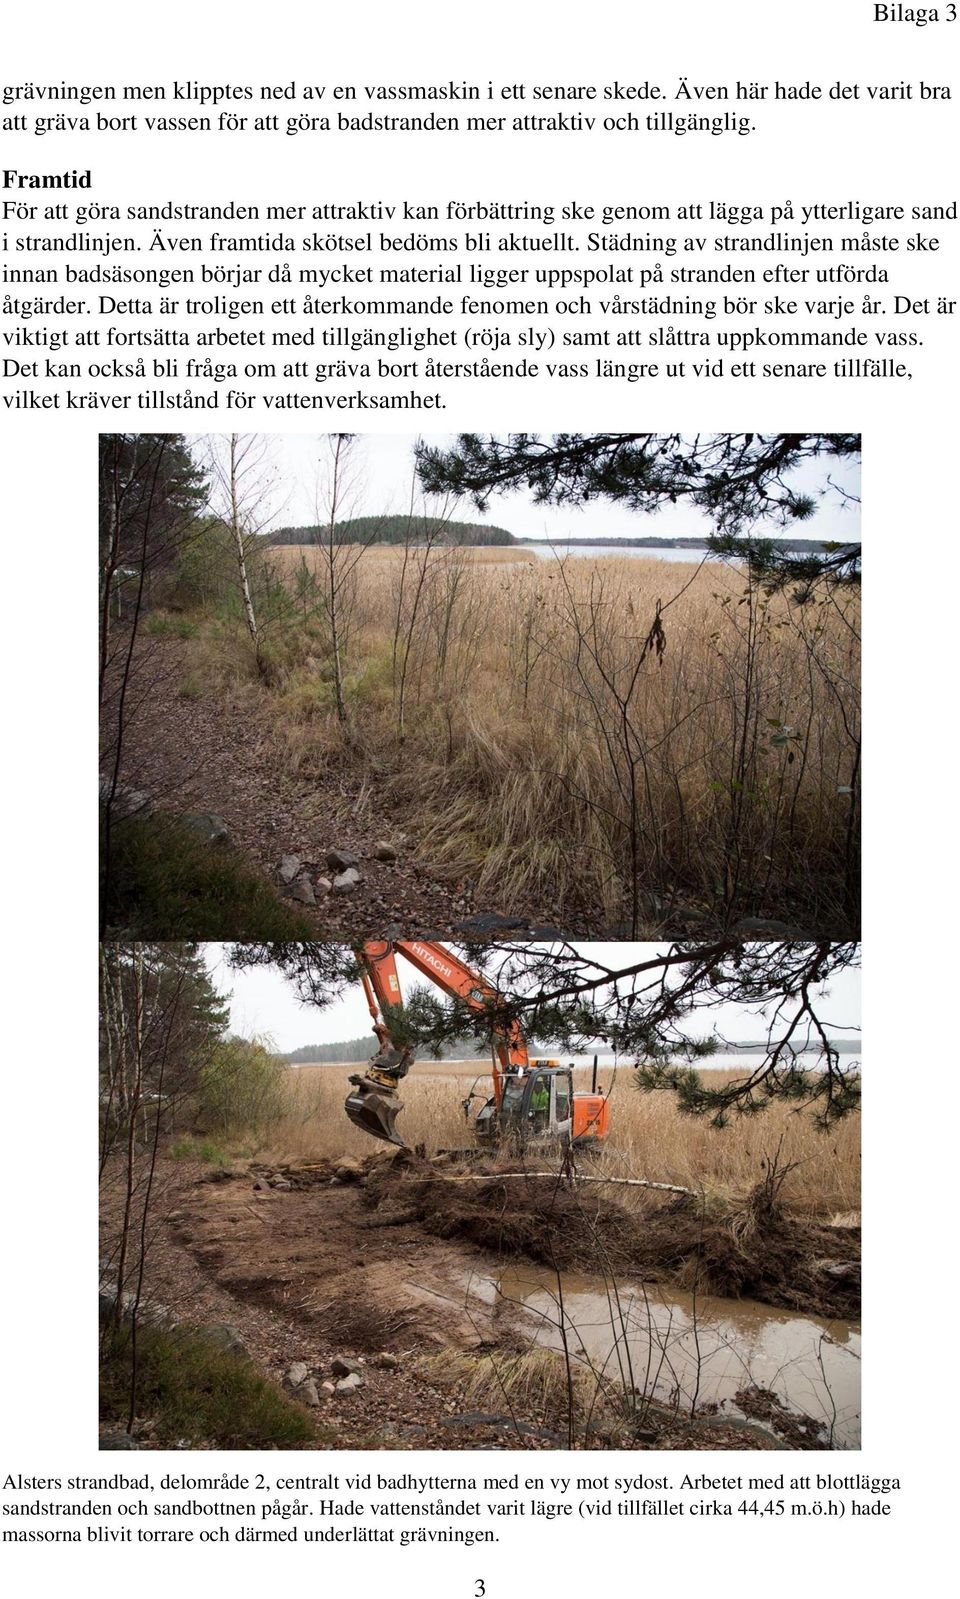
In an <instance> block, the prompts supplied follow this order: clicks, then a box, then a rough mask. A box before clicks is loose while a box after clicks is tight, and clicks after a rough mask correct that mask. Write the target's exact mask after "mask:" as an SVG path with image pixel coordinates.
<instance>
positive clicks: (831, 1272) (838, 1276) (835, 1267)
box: [823, 1260, 860, 1286]
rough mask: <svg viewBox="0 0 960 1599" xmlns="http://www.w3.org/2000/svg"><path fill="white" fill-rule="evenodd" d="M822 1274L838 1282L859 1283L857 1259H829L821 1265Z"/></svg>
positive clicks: (858, 1263)
mask: <svg viewBox="0 0 960 1599" xmlns="http://www.w3.org/2000/svg"><path fill="white" fill-rule="evenodd" d="M823 1271H824V1275H825V1276H827V1277H832V1278H833V1279H834V1281H835V1282H838V1283H853V1284H856V1285H857V1286H859V1283H860V1262H859V1260H831V1261H827V1262H826V1263H825V1265H824V1267H823Z"/></svg>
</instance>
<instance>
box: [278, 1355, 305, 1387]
mask: <svg viewBox="0 0 960 1599" xmlns="http://www.w3.org/2000/svg"><path fill="white" fill-rule="evenodd" d="M309 1375H310V1371H309V1368H308V1366H307V1364H306V1362H305V1361H303V1360H295V1361H294V1363H293V1365H292V1366H288V1368H287V1370H286V1371H285V1372H284V1376H283V1386H284V1387H285V1388H291V1389H294V1388H299V1387H300V1384H301V1383H303V1382H306V1380H307V1378H308V1377H309Z"/></svg>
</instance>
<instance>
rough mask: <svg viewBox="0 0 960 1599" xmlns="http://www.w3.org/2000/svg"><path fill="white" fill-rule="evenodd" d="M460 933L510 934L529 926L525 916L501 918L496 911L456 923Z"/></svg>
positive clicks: (468, 917)
mask: <svg viewBox="0 0 960 1599" xmlns="http://www.w3.org/2000/svg"><path fill="white" fill-rule="evenodd" d="M453 925H454V928H455V930H456V931H457V932H458V933H510V932H516V931H517V930H518V929H519V930H522V929H523V928H525V927H526V926H527V919H526V917H525V916H500V915H498V914H497V912H496V911H488V912H484V913H483V914H481V915H479V916H465V917H464V919H463V921H462V922H454V924H453Z"/></svg>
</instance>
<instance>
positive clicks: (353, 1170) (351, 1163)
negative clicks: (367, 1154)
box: [333, 1155, 363, 1183]
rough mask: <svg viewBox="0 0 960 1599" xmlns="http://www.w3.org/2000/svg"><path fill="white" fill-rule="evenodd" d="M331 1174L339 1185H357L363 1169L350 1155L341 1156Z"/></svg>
mask: <svg viewBox="0 0 960 1599" xmlns="http://www.w3.org/2000/svg"><path fill="white" fill-rule="evenodd" d="M333 1174H334V1176H335V1177H336V1179H337V1181H338V1182H340V1183H357V1182H359V1181H360V1178H361V1177H362V1176H363V1167H362V1166H361V1164H360V1162H359V1161H358V1160H355V1159H354V1157H353V1156H352V1155H341V1157H340V1159H339V1160H338V1161H337V1164H336V1166H335V1167H334V1170H333Z"/></svg>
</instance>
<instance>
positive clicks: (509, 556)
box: [269, 544, 537, 577]
mask: <svg viewBox="0 0 960 1599" xmlns="http://www.w3.org/2000/svg"><path fill="white" fill-rule="evenodd" d="M338 548H339V549H343V550H345V551H353V550H355V549H356V545H350V544H348V545H342V546H338ZM457 549H458V553H459V554H460V555H462V557H463V558H464V559H465V560H466V561H468V562H469V563H470V565H471V566H502V565H503V563H504V562H505V561H506V562H511V563H512V562H516V561H524V562H527V563H528V564H529V563H531V562H532V563H533V564H534V565H535V564H536V561H537V556H536V555H535V553H534V551H533V550H531V549H525V548H522V547H517V546H516V545H512V544H470V545H458V546H457ZM269 558H270V560H271V561H272V563H273V565H274V567H275V569H276V570H277V571H278V572H279V573H281V575H282V576H284V577H289V576H291V575H292V574H293V573H294V572H296V571H297V570H298V569H299V567H300V565H301V563H302V562H304V561H305V562H306V564H307V566H308V567H309V568H310V569H312V570H313V571H314V572H320V571H321V570H322V557H321V552H320V551H319V550H318V549H316V547H315V546H314V545H312V544H275V545H274V546H273V547H272V549H271V550H270V557H269ZM402 559H403V547H402V546H401V545H399V544H370V545H368V546H367V548H366V551H365V553H364V556H363V561H364V565H368V566H375V565H379V564H381V563H382V564H384V565H386V566H388V567H389V566H391V565H392V566H397V565H399V563H400V561H402Z"/></svg>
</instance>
